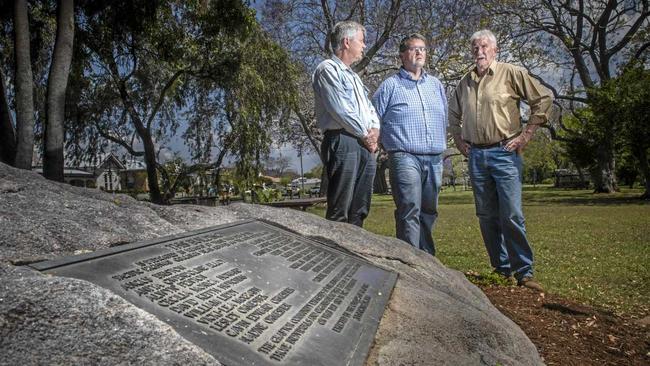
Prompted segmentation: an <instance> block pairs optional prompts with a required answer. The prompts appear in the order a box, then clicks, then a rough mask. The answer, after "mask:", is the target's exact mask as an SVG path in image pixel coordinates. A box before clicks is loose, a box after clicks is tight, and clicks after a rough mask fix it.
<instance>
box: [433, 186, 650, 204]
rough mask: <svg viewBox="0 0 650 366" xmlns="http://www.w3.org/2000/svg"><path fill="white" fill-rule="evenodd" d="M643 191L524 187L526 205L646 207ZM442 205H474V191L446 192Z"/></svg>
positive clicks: (441, 199)
mask: <svg viewBox="0 0 650 366" xmlns="http://www.w3.org/2000/svg"><path fill="white" fill-rule="evenodd" d="M642 193H643V190H641V189H628V188H625V189H622V190H621V192H616V193H610V194H607V193H594V192H593V191H592V190H584V189H582V190H578V189H563V188H554V187H552V186H536V187H535V186H524V187H523V202H524V205H566V206H618V205H645V204H649V203H650V201H648V200H644V199H643V198H641V195H642ZM440 203H441V204H448V205H461V204H474V198H473V196H472V191H451V190H444V191H443V192H442V194H441V195H440Z"/></svg>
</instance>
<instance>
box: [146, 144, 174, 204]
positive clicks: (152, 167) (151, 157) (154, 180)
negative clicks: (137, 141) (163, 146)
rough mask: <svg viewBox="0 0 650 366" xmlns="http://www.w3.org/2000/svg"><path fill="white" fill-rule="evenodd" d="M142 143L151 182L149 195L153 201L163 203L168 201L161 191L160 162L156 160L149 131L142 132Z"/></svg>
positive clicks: (149, 181)
mask: <svg viewBox="0 0 650 366" xmlns="http://www.w3.org/2000/svg"><path fill="white" fill-rule="evenodd" d="M140 137H141V138H142V144H143V145H144V162H145V164H146V165H147V178H148V179H147V180H148V183H149V197H150V198H151V202H153V203H156V204H159V205H162V204H166V203H168V202H167V201H166V200H165V199H164V198H163V196H162V194H161V193H160V185H159V184H158V171H157V167H158V162H157V161H156V150H155V147H154V144H153V140H152V139H151V135H150V134H149V133H142V134H141V135H140Z"/></svg>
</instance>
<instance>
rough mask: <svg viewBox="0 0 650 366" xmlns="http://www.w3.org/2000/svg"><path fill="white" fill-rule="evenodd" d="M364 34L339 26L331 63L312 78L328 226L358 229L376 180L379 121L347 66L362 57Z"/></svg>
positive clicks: (324, 64) (359, 29)
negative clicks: (338, 223) (339, 224)
mask: <svg viewBox="0 0 650 366" xmlns="http://www.w3.org/2000/svg"><path fill="white" fill-rule="evenodd" d="M364 37H365V28H364V27H363V26H362V25H360V24H359V23H356V22H352V21H345V22H339V23H337V24H336V25H335V26H334V31H333V35H332V40H331V42H332V49H333V50H334V55H333V56H332V58H331V59H329V60H325V61H323V62H321V63H320V64H319V65H318V67H316V71H314V75H313V76H312V86H313V88H314V99H315V111H316V119H317V121H318V127H319V128H320V129H321V130H322V131H323V133H324V135H325V136H324V138H323V144H322V146H321V154H322V157H323V161H324V163H325V169H326V171H327V176H328V180H329V182H328V186H327V212H326V214H325V217H326V218H327V219H328V220H333V221H341V222H347V223H350V224H353V225H357V226H363V220H364V219H365V218H366V217H367V216H368V212H369V211H370V199H371V196H372V184H373V180H374V178H375V170H376V168H377V160H376V157H375V152H376V151H377V146H378V137H379V118H378V117H377V113H376V112H375V108H374V107H373V105H372V103H371V102H370V100H369V99H368V94H367V93H368V92H367V89H366V88H365V87H364V85H363V83H362V82H361V79H360V78H359V76H358V75H357V74H356V73H355V72H354V71H353V70H352V69H351V68H350V65H352V64H353V63H355V62H357V61H360V60H361V58H362V57H363V49H364V48H365V47H366V45H365V43H364Z"/></svg>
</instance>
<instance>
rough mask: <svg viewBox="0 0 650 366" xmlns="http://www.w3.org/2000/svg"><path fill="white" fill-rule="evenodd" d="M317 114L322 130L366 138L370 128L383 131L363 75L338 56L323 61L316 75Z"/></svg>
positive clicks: (314, 76)
mask: <svg viewBox="0 0 650 366" xmlns="http://www.w3.org/2000/svg"><path fill="white" fill-rule="evenodd" d="M312 86H313V88H314V100H315V106H314V107H315V112H316V121H317V122H318V127H319V128H320V129H321V130H322V131H323V132H324V131H327V130H340V129H342V128H343V129H345V130H346V131H347V132H349V133H350V134H352V135H354V136H356V137H359V138H362V137H364V136H365V135H366V134H367V133H368V130H369V129H370V128H377V129H379V127H380V124H379V118H378V117H377V113H376V112H375V108H374V107H373V105H372V103H371V102H370V99H369V98H368V89H366V87H365V86H364V85H363V83H362V82H361V79H360V78H359V75H357V74H356V73H355V72H354V71H352V69H350V68H349V67H348V66H346V65H345V64H344V63H343V62H342V61H341V60H340V59H339V58H338V57H336V56H332V58H331V59H329V60H325V61H323V62H321V63H320V64H319V65H318V66H317V67H316V71H314V75H313V76H312Z"/></svg>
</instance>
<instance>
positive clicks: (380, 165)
mask: <svg viewBox="0 0 650 366" xmlns="http://www.w3.org/2000/svg"><path fill="white" fill-rule="evenodd" d="M386 169H388V156H387V155H386V154H385V153H384V154H379V156H377V172H376V173H375V182H374V184H373V191H374V193H382V194H384V193H388V185H387V184H386Z"/></svg>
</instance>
